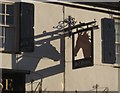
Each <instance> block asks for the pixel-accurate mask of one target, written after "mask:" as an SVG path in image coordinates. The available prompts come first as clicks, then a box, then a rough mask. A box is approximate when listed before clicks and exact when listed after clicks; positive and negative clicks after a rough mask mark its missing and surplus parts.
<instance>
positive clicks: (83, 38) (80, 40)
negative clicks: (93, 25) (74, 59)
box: [74, 32, 91, 58]
mask: <svg viewBox="0 0 120 93" xmlns="http://www.w3.org/2000/svg"><path fill="white" fill-rule="evenodd" d="M80 48H82V51H83V55H84V58H89V57H90V56H91V40H90V38H89V35H88V33H87V32H84V33H78V37H77V40H76V46H75V48H74V54H75V55H74V56H77V54H78V52H79V50H80Z"/></svg>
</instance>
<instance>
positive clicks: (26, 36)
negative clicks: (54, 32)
mask: <svg viewBox="0 0 120 93" xmlns="http://www.w3.org/2000/svg"><path fill="white" fill-rule="evenodd" d="M20 7H21V8H20V9H21V14H20V15H21V17H20V51H22V52H32V51H33V50H34V29H33V26H34V5H33V4H29V3H21V6H20Z"/></svg>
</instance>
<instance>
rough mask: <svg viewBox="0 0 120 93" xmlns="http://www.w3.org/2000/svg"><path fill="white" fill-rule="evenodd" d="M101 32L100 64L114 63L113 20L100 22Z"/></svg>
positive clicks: (106, 19) (107, 19) (104, 19)
mask: <svg viewBox="0 0 120 93" xmlns="http://www.w3.org/2000/svg"><path fill="white" fill-rule="evenodd" d="M101 30H102V62H103V63H108V64H114V63H115V24H114V20H113V19H109V18H103V19H102V20H101Z"/></svg>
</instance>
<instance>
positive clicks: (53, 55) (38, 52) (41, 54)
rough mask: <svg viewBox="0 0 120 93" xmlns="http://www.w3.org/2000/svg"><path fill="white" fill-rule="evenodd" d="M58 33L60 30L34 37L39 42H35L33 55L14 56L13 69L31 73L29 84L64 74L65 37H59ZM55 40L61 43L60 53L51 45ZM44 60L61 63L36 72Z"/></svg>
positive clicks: (28, 78)
mask: <svg viewBox="0 0 120 93" xmlns="http://www.w3.org/2000/svg"><path fill="white" fill-rule="evenodd" d="M58 33H59V31H58V30H57V31H52V32H48V33H47V32H45V31H44V32H43V34H40V35H37V36H35V37H34V38H35V40H36V39H39V40H38V41H35V50H34V52H33V53H23V54H22V55H14V54H13V67H15V68H16V67H17V68H19V69H24V70H30V71H31V74H30V75H28V77H27V82H30V81H31V80H38V79H41V78H45V77H49V76H52V75H55V74H58V73H62V72H64V59H65V53H64V49H65V36H64V35H59V34H58ZM54 35H55V36H54ZM42 38H44V39H42ZM40 39H41V40H40ZM54 40H58V42H60V44H59V45H60V50H59V52H58V50H57V49H56V48H55V46H53V45H52V44H51V41H52V42H54ZM42 58H48V59H51V60H53V61H57V62H60V63H59V64H57V65H54V66H51V67H48V68H45V69H41V68H39V70H37V71H35V70H36V67H37V66H38V64H39V62H40V60H41V59H42ZM44 62H45V61H44ZM44 64H45V63H44ZM46 66H47V64H46Z"/></svg>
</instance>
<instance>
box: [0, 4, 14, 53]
mask: <svg viewBox="0 0 120 93" xmlns="http://www.w3.org/2000/svg"><path fill="white" fill-rule="evenodd" d="M13 4H14V3H13V2H9V3H8V2H6V3H5V2H4V3H3V2H0V50H1V51H7V52H11V49H13V47H14V46H13V42H12V41H13V40H14V38H13V37H14V31H15V30H14V29H15V28H14V7H13Z"/></svg>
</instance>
